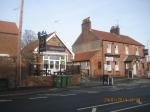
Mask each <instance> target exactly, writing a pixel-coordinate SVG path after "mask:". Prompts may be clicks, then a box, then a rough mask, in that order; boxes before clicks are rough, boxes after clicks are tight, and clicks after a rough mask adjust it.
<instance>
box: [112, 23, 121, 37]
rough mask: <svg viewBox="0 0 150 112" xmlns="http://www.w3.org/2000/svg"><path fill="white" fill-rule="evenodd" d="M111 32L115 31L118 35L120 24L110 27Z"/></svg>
mask: <svg viewBox="0 0 150 112" xmlns="http://www.w3.org/2000/svg"><path fill="white" fill-rule="evenodd" d="M110 33H114V34H116V35H120V28H119V26H118V25H117V26H112V27H111V29H110Z"/></svg>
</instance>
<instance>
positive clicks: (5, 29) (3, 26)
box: [0, 21, 19, 34]
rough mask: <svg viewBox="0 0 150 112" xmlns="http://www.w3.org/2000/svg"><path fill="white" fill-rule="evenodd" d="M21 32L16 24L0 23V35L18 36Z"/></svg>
mask: <svg viewBox="0 0 150 112" xmlns="http://www.w3.org/2000/svg"><path fill="white" fill-rule="evenodd" d="M18 32H19V30H18V28H17V26H16V24H15V23H13V22H7V21H0V33H8V34H18Z"/></svg>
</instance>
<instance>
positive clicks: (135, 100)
mask: <svg viewBox="0 0 150 112" xmlns="http://www.w3.org/2000/svg"><path fill="white" fill-rule="evenodd" d="M114 102H131V103H142V99H141V98H139V97H135V98H125V97H115V98H113V97H110V98H104V103H114Z"/></svg>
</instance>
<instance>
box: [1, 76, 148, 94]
mask: <svg viewBox="0 0 150 112" xmlns="http://www.w3.org/2000/svg"><path fill="white" fill-rule="evenodd" d="M147 85H150V79H148V78H145V77H143V78H134V79H127V78H114V84H113V85H111V86H109V85H103V83H102V81H101V80H99V79H97V80H88V81H86V82H85V81H81V84H80V86H69V87H65V88H55V87H53V88H52V87H30V88H26V87H24V88H17V89H13V90H7V91H0V97H1V96H5V95H12V94H17V95H27V94H31V95H32V94H36V93H45V92H47V91H48V92H62V91H69V90H76V89H83V88H92V87H99V88H101V89H107V88H113V89H114V88H119V89H126V88H133V87H134V88H138V87H140V86H147Z"/></svg>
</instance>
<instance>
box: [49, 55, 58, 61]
mask: <svg viewBox="0 0 150 112" xmlns="http://www.w3.org/2000/svg"><path fill="white" fill-rule="evenodd" d="M59 58H60V56H55V55H53V56H50V59H51V60H59Z"/></svg>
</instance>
